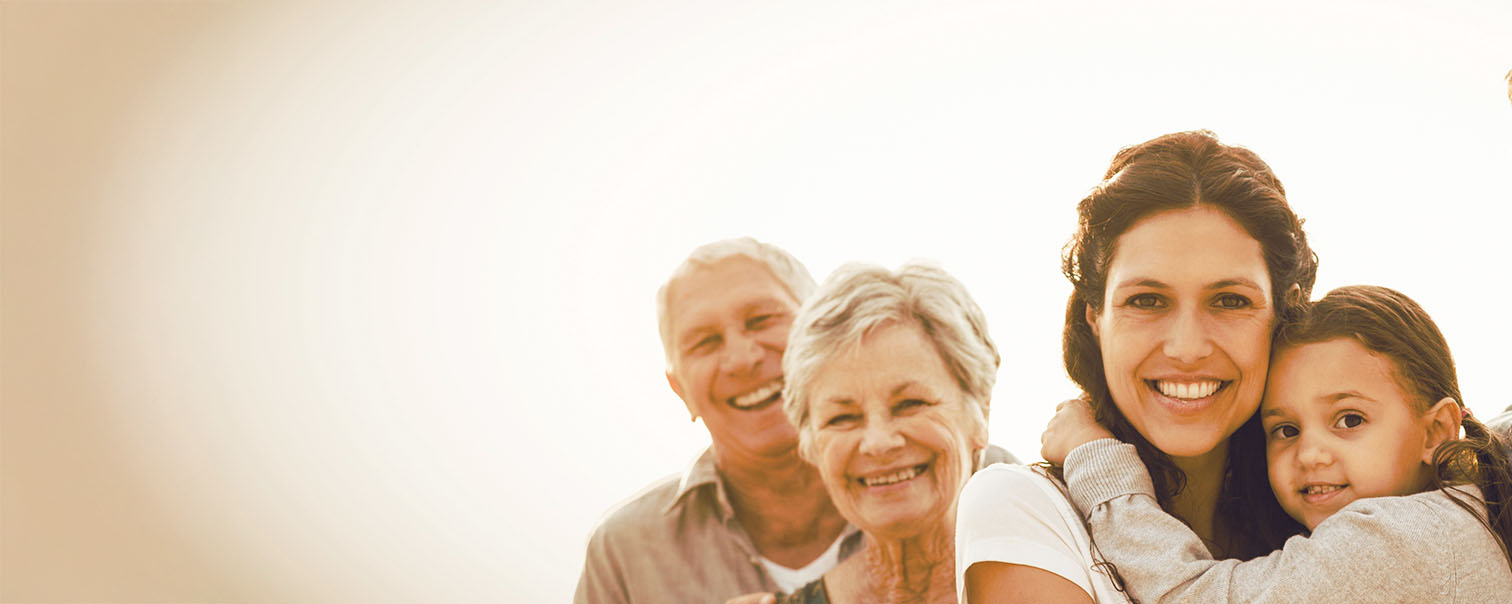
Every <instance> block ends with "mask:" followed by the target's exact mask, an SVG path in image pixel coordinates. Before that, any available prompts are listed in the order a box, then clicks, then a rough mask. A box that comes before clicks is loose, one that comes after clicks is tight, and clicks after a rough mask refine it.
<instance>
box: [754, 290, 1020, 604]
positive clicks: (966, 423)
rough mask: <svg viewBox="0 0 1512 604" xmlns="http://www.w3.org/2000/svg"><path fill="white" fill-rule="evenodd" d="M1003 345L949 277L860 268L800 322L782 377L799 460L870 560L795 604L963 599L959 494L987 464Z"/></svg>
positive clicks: (996, 457)
mask: <svg viewBox="0 0 1512 604" xmlns="http://www.w3.org/2000/svg"><path fill="white" fill-rule="evenodd" d="M998 361H999V359H998V353H997V348H996V347H995V346H994V345H993V343H992V339H991V338H990V337H989V336H988V335H987V322H986V318H985V317H984V316H983V315H982V309H981V308H979V307H978V306H977V304H976V302H974V301H972V299H971V296H970V295H968V294H967V293H966V289H965V288H964V287H962V286H961V284H960V283H959V282H958V281H956V280H955V279H954V278H952V277H951V276H950V275H948V274H946V273H945V272H944V271H942V270H940V269H937V268H933V267H929V266H922V265H917V264H910V265H906V266H904V267H902V268H901V269H899V270H898V271H897V272H890V271H887V270H885V269H882V268H877V267H869V266H858V265H851V266H846V267H843V268H841V269H840V270H838V271H836V272H835V273H834V274H833V275H831V276H830V278H829V279H828V280H827V281H826V282H825V284H824V285H823V286H821V288H820V290H819V292H818V293H816V294H815V295H814V296H813V297H812V298H810V300H809V302H808V303H807V304H805V305H804V307H803V309H802V310H801V311H799V313H798V316H797V318H796V319H795V320H794V324H793V327H792V333H791V335H790V336H789V340H788V348H787V353H786V355H784V357H783V371H784V374H785V375H786V376H787V383H786V385H785V387H784V389H783V396H784V399H785V402H784V409H785V410H786V411H787V414H788V417H789V418H790V419H791V420H792V422H793V425H794V426H796V427H797V429H798V452H799V455H801V456H802V457H803V458H804V459H805V460H807V461H808V462H809V463H812V464H813V465H814V466H815V467H817V468H818V470H819V475H820V478H821V479H822V480H823V482H824V484H825V488H826V489H827V490H828V491H829V494H830V498H831V499H832V500H833V501H834V503H835V507H836V508H838V509H839V510H840V513H841V515H843V516H845V518H846V519H847V520H849V521H850V522H851V523H852V524H854V525H855V526H856V527H858V528H860V530H861V531H862V533H863V534H864V538H863V540H862V545H861V546H860V547H861V550H860V551H859V552H857V553H855V554H854V555H851V556H850V557H848V558H846V560H845V561H844V562H841V563H840V564H839V565H838V566H836V567H835V568H834V569H833V570H831V571H830V572H828V573H826V574H825V575H824V577H823V578H821V579H820V580H818V581H815V582H814V583H811V584H809V585H808V586H806V587H805V588H803V589H801V590H799V591H798V592H797V593H795V594H793V595H792V596H789V597H788V599H787V600H785V601H789V602H953V601H955V596H956V590H955V574H954V568H953V565H954V562H953V561H954V558H953V553H952V550H953V548H954V529H955V507H956V497H957V495H958V494H959V493H960V490H961V486H962V485H963V484H965V482H966V478H967V477H969V476H970V475H971V473H972V472H973V471H974V470H975V469H976V468H978V467H980V466H981V465H983V464H984V463H988V462H994V461H1000V460H1003V459H1004V458H1006V457H1007V454H1006V453H1005V452H1003V451H1002V450H1001V449H997V448H995V447H992V448H989V447H988V444H987V408H988V401H989V398H990V396H991V393H992V385H993V383H994V381H995V380H996V374H997V367H998Z"/></svg>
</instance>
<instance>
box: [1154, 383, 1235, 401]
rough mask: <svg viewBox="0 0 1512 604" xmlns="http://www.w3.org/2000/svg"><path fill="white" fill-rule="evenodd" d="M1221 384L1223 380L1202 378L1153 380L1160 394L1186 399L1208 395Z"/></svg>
mask: <svg viewBox="0 0 1512 604" xmlns="http://www.w3.org/2000/svg"><path fill="white" fill-rule="evenodd" d="M1222 385H1223V382H1222V381H1220V380H1202V381H1200V382H1172V381H1167V380H1156V381H1155V387H1156V388H1157V389H1159V390H1160V393H1161V394H1164V395H1166V396H1169V397H1171V398H1179V399H1182V400H1187V401H1190V400H1196V399H1200V398H1207V397H1210V396H1212V395H1213V393H1214V392H1217V391H1218V387H1219V386H1222Z"/></svg>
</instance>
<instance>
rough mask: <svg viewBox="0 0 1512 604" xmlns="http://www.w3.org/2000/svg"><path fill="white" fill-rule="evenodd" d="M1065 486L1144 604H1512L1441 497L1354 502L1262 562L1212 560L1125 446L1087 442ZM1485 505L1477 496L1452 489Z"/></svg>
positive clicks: (1502, 568) (1488, 553) (1492, 553)
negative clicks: (1171, 512) (1158, 498)
mask: <svg viewBox="0 0 1512 604" xmlns="http://www.w3.org/2000/svg"><path fill="white" fill-rule="evenodd" d="M1065 476H1066V484H1067V486H1068V488H1069V489H1070V491H1071V498H1072V500H1073V501H1074V502H1075V503H1076V507H1077V508H1078V509H1079V510H1081V513H1082V514H1083V515H1084V516H1086V517H1087V520H1088V523H1089V525H1090V526H1091V530H1092V540H1093V542H1094V543H1095V544H1096V545H1097V549H1098V550H1099V551H1100V552H1101V554H1102V556H1103V557H1105V558H1106V559H1107V560H1108V561H1109V562H1112V563H1113V564H1114V565H1116V566H1117V567H1118V572H1119V573H1120V574H1121V575H1122V576H1123V578H1124V581H1125V582H1126V586H1127V587H1128V589H1129V592H1130V594H1132V595H1133V596H1134V597H1135V598H1136V599H1137V600H1139V601H1140V602H1142V603H1143V604H1157V603H1169V602H1204V603H1207V602H1286V603H1293V602H1403V603H1406V602H1412V603H1419V602H1466V603H1475V604H1481V603H1485V602H1512V569H1509V568H1508V565H1507V561H1506V559H1505V558H1504V557H1503V555H1502V551H1501V549H1500V548H1499V547H1498V546H1497V542H1496V540H1495V537H1493V536H1492V535H1491V533H1490V531H1488V530H1486V528H1485V527H1484V526H1482V525H1481V524H1480V522H1479V521H1478V520H1477V519H1476V518H1475V517H1473V516H1471V515H1470V513H1468V512H1466V511H1465V510H1464V509H1463V508H1461V507H1459V506H1458V505H1455V503H1454V502H1453V501H1451V500H1450V499H1449V497H1448V496H1447V495H1445V494H1444V493H1443V492H1441V491H1437V490H1434V491H1428V492H1425V493H1418V494H1416V495H1408V496H1404V497H1375V498H1367V499H1359V500H1356V501H1354V502H1351V503H1350V504H1349V505H1347V506H1345V507H1344V509H1342V510H1339V511H1338V512H1337V513H1335V514H1334V515H1333V516H1330V517H1328V519H1326V520H1324V521H1323V522H1322V523H1321V524H1319V525H1318V527H1317V529H1316V530H1314V531H1313V533H1312V535H1311V536H1308V537H1302V536H1297V537H1292V538H1291V539H1288V540H1287V541H1286V544H1285V546H1284V547H1283V548H1282V549H1281V550H1280V551H1276V552H1272V553H1271V554H1270V555H1268V556H1265V557H1261V558H1255V559H1254V560H1249V561H1239V560H1214V559H1213V557H1212V555H1211V554H1209V553H1208V551H1207V548H1205V547H1204V546H1203V544H1202V541H1201V540H1200V539H1199V538H1198V537H1197V534H1196V533H1194V532H1192V530H1191V529H1190V528H1188V527H1187V526H1186V525H1185V524H1183V523H1182V522H1181V521H1180V520H1177V519H1176V518H1175V517H1173V516H1171V515H1169V514H1167V513H1165V511H1163V510H1161V509H1160V506H1159V505H1158V504H1157V503H1156V502H1155V492H1154V487H1153V486H1152V484H1151V482H1150V474H1149V472H1148V471H1146V470H1145V467H1144V464H1143V463H1141V462H1140V461H1139V456H1138V454H1137V453H1135V452H1134V447H1133V445H1128V444H1124V443H1121V442H1118V441H1116V440H1113V439H1102V440H1097V441H1093V442H1090V443H1087V444H1085V445H1082V446H1080V447H1077V448H1076V450H1074V451H1072V452H1071V454H1070V455H1069V456H1067V458H1066V465H1065ZM1456 488H1457V489H1458V490H1459V491H1461V492H1462V493H1464V494H1465V495H1466V496H1467V497H1468V498H1469V500H1470V501H1471V502H1473V503H1477V504H1480V505H1479V506H1477V507H1480V508H1481V512H1480V513H1481V514H1482V515H1484V513H1485V512H1484V507H1483V506H1484V504H1483V503H1480V502H1482V501H1483V500H1482V498H1481V493H1480V490H1479V489H1477V488H1475V487H1473V486H1464V487H1456Z"/></svg>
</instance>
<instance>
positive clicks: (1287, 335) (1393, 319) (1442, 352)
mask: <svg viewBox="0 0 1512 604" xmlns="http://www.w3.org/2000/svg"><path fill="white" fill-rule="evenodd" d="M1336 338H1350V339H1353V340H1355V341H1356V342H1359V343H1360V345H1361V346H1364V347H1365V349H1366V350H1369V351H1371V352H1372V353H1375V354H1378V355H1381V356H1384V357H1386V360H1388V361H1390V363H1391V366H1392V370H1393V371H1392V374H1393V376H1394V377H1395V378H1396V381H1397V385H1398V386H1399V387H1400V388H1401V389H1402V392H1404V393H1406V394H1407V395H1408V398H1409V399H1410V400H1411V401H1412V405H1413V412H1414V413H1415V414H1417V415H1421V414H1423V413H1427V412H1428V410H1429V409H1430V408H1432V407H1433V405H1434V404H1436V403H1437V402H1438V401H1440V400H1443V399H1444V398H1446V397H1447V398H1452V399H1454V401H1455V402H1456V403H1457V404H1459V405H1460V408H1461V409H1466V407H1464V404H1465V403H1464V398H1462V397H1461V396H1460V388H1459V377H1458V376H1457V374H1456V372H1455V370H1454V357H1453V356H1451V355H1450V354H1449V344H1448V343H1447V342H1446V341H1444V334H1443V333H1441V332H1439V328H1438V325H1435V324H1434V323H1433V319H1432V318H1429V316H1428V313H1427V312H1425V311H1424V310H1423V308H1422V307H1421V306H1418V304H1417V303H1416V302H1413V301H1412V299H1411V298H1408V297H1407V296H1406V295H1404V294H1402V293H1401V292H1398V291H1396V290H1393V289H1390V288H1385V287H1378V286H1374V285H1351V286H1348V287H1341V288H1338V289H1335V290H1333V291H1331V292H1328V295H1326V296H1323V299H1321V300H1318V301H1317V302H1315V303H1313V304H1312V306H1311V308H1309V309H1308V310H1307V312H1306V313H1305V314H1304V315H1303V316H1302V317H1301V318H1300V320H1297V321H1293V322H1290V323H1287V324H1285V325H1282V327H1281V329H1280V331H1279V332H1278V333H1277V334H1276V341H1275V344H1274V345H1273V346H1274V348H1275V349H1276V350H1280V349H1281V348H1282V347H1286V346H1297V345H1300V344H1311V343H1316V342H1324V341H1327V340H1332V339H1336ZM1463 427H1464V429H1465V438H1455V439H1450V440H1449V441H1447V442H1445V443H1444V444H1442V445H1439V448H1438V449H1437V450H1435V451H1434V453H1433V463H1434V466H1435V469H1436V471H1435V472H1434V480H1433V487H1434V488H1437V489H1440V490H1443V491H1444V492H1445V494H1447V495H1448V496H1449V497H1450V498H1452V499H1453V500H1454V502H1455V503H1457V504H1459V506H1460V507H1462V508H1465V510H1466V511H1468V512H1470V513H1471V515H1473V516H1475V517H1476V518H1481V515H1480V513H1479V512H1478V511H1477V510H1476V509H1475V504H1474V503H1473V502H1470V501H1467V500H1466V498H1465V497H1464V496H1463V495H1462V494H1461V493H1460V492H1459V491H1455V490H1453V489H1448V488H1446V487H1448V486H1451V485H1455V484H1466V483H1468V484H1474V485H1475V486H1477V487H1480V490H1481V493H1482V494H1483V495H1484V496H1485V498H1486V517H1485V518H1484V519H1482V520H1481V523H1482V524H1484V525H1485V526H1486V529H1487V530H1490V531H1491V533H1492V534H1493V535H1495V536H1496V539H1497V542H1498V543H1499V544H1500V545H1501V548H1502V554H1503V555H1504V556H1506V555H1507V553H1508V550H1507V544H1508V543H1509V541H1512V510H1509V509H1508V506H1509V505H1512V463H1509V461H1508V457H1507V454H1508V453H1507V452H1508V442H1507V438H1506V437H1505V436H1504V435H1502V434H1500V433H1498V432H1496V431H1495V430H1491V429H1488V428H1487V427H1486V425H1485V424H1482V423H1481V422H1480V420H1477V419H1475V417H1474V416H1471V415H1468V414H1467V415H1465V416H1464V422H1463ZM1507 564H1508V565H1509V567H1512V556H1508V557H1507Z"/></svg>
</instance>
